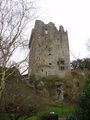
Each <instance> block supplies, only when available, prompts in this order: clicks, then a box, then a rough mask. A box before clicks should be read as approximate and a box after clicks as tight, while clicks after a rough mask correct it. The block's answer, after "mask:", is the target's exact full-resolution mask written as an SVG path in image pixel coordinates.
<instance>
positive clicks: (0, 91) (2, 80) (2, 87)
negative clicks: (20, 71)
mask: <svg viewBox="0 0 90 120" xmlns="http://www.w3.org/2000/svg"><path fill="white" fill-rule="evenodd" d="M4 89H5V71H3V72H2V78H1V84H0V99H1V97H2V93H3V90H4Z"/></svg>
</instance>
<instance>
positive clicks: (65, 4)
mask: <svg viewBox="0 0 90 120" xmlns="http://www.w3.org/2000/svg"><path fill="white" fill-rule="evenodd" d="M38 1H39V2H38ZM37 7H39V10H38V11H37V13H38V12H39V13H40V14H39V17H38V18H37V19H40V20H42V21H43V22H45V23H46V24H47V23H48V22H53V23H54V24H55V25H56V26H57V28H59V26H60V25H63V27H64V29H65V30H67V31H68V38H69V46H70V54H71V57H70V58H71V60H72V59H75V57H76V58H85V57H90V56H89V55H88V53H89V52H87V47H86V42H87V40H88V39H89V38H90V0H37ZM34 23H35V20H34V21H33V22H32V23H31V26H30V27H29V28H28V31H27V35H28V39H29V38H30V32H31V29H32V28H33V27H34ZM26 53H27V49H26V50H22V54H21V50H20V55H19V58H18V57H17V52H16V53H15V54H14V56H13V59H14V60H16V61H18V59H23V57H24V55H27V54H26ZM73 56H75V57H73Z"/></svg>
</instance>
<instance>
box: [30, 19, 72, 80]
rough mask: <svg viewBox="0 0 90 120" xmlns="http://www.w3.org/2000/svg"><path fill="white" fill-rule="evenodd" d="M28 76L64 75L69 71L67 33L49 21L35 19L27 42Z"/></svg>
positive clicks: (61, 27)
mask: <svg viewBox="0 0 90 120" xmlns="http://www.w3.org/2000/svg"><path fill="white" fill-rule="evenodd" d="M29 48H30V57H29V77H30V76H35V77H36V78H37V79H38V78H39V77H47V76H49V75H56V76H59V77H64V76H65V75H67V74H69V73H70V55H69V43H68V33H67V31H64V28H63V26H60V27H59V30H58V29H57V28H56V27H55V25H54V24H53V23H52V22H50V23H48V24H44V22H42V21H40V20H36V22H35V27H34V29H33V30H32V33H31V38H30V42H29Z"/></svg>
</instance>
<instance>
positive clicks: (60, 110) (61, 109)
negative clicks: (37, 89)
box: [0, 105, 75, 120]
mask: <svg viewBox="0 0 90 120" xmlns="http://www.w3.org/2000/svg"><path fill="white" fill-rule="evenodd" d="M74 111H75V108H74V107H73V106H71V105H63V106H50V107H48V108H46V109H45V111H41V112H39V113H37V115H35V116H32V117H29V118H28V119H26V120H37V119H38V118H39V117H40V116H42V115H44V114H47V113H49V112H55V113H56V114H58V115H59V117H62V116H63V117H67V116H68V115H70V114H72V113H74ZM0 120H10V119H9V118H8V117H7V116H6V115H0ZM19 120H24V117H21V118H20V119H19Z"/></svg>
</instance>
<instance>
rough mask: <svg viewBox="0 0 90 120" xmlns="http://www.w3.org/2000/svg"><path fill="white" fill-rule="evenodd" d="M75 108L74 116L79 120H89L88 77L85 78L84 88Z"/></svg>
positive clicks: (89, 91)
mask: <svg viewBox="0 0 90 120" xmlns="http://www.w3.org/2000/svg"><path fill="white" fill-rule="evenodd" d="M77 106H78V108H77V112H76V114H77V116H78V118H79V120H90V75H88V76H87V79H86V86H85V89H84V91H83V93H82V95H81V96H80V98H79V101H78V104H77Z"/></svg>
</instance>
